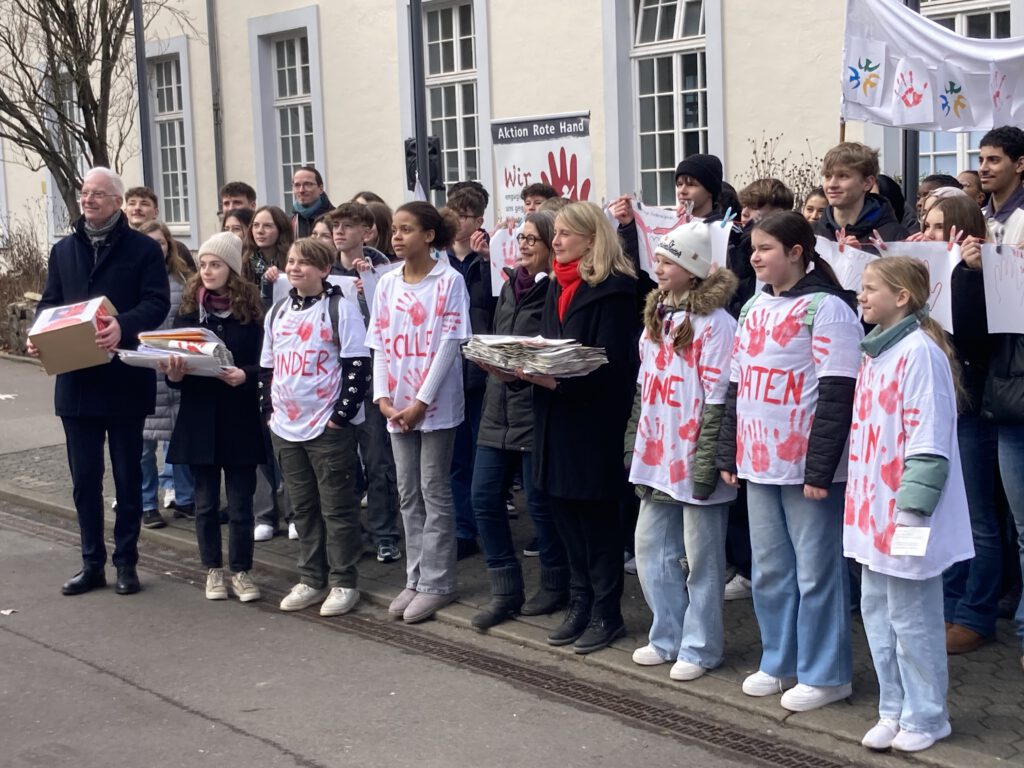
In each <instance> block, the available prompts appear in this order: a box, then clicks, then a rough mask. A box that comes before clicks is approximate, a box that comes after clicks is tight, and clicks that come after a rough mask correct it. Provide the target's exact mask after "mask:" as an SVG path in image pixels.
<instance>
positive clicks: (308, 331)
mask: <svg viewBox="0 0 1024 768" xmlns="http://www.w3.org/2000/svg"><path fill="white" fill-rule="evenodd" d="M296 333H298V334H299V338H300V339H302V340H303V341H309V337H310V336H312V335H313V324H312V323H311V322H309V321H308V320H306V321H304V322H302V323H299V329H298V331H296Z"/></svg>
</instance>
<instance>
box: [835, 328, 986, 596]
mask: <svg viewBox="0 0 1024 768" xmlns="http://www.w3.org/2000/svg"><path fill="white" fill-rule="evenodd" d="M854 402H855V405H854V413H853V425H852V429H851V431H850V463H849V480H848V482H847V485H846V503H845V514H844V528H843V549H844V551H845V554H846V556H847V557H852V558H854V559H856V560H857V561H858V562H860V563H862V564H863V565H865V566H867V567H868V568H871V570H873V571H876V572H878V573H885V574H888V575H890V576H898V577H901V578H910V579H926V578H931V577H933V576H937V575H939V574H940V573H942V571H943V570H945V569H946V568H947V567H948V566H949V565H951V564H952V563H955V562H958V561H960V560H965V559H967V558H970V557H973V555H974V548H973V545H972V539H971V525H970V515H969V513H968V510H967V495H966V491H965V490H964V481H963V472H962V469H961V464H960V453H959V446H958V443H957V433H956V418H957V417H956V399H955V396H954V393H953V379H952V375H951V374H950V371H949V363H948V362H947V360H946V356H945V353H944V352H942V350H940V349H939V348H938V347H937V346H936V345H935V343H934V342H933V341H932V340H931V339H930V338H929V337H928V336H927V335H926V334H924V333H923V332H921V331H916V332H914V333H911V334H910V335H908V336H906V337H904V338H903V339H901V340H900V341H899V342H897V343H896V344H895V345H893V346H892V347H890V348H888V349H886V350H885V351H884V352H882V354H880V355H879V356H878V357H868V356H865V357H864V359H863V361H862V363H861V368H860V372H859V374H858V376H857V389H856V392H855V395H854ZM914 456H932V457H934V456H939V457H942V458H944V459H946V460H948V462H949V475H948V478H947V480H946V483H945V486H944V487H943V489H942V493H941V495H940V496H939V500H938V504H937V506H936V507H935V509H934V511H932V512H931V515H929V516H926V517H921V516H916V517H915V516H914V515H910V516H907V515H906V514H901V513H903V512H904V511H903V510H900V509H899V507H898V505H897V499H898V498H899V496H898V494H899V491H900V489H901V488H902V483H903V479H904V471H905V469H906V467H907V462H908V461H910V460H911V459H912V457H914ZM911 521H912V522H920V523H923V524H925V525H928V526H929V527H930V528H931V534H930V536H929V540H928V547H927V550H926V551H925V554H924V556H922V557H912V556H896V555H893V554H892V552H891V547H892V542H893V535H894V534H895V532H896V528H897V526H898V525H900V524H906V523H908V522H911Z"/></svg>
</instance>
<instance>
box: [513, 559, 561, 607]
mask: <svg viewBox="0 0 1024 768" xmlns="http://www.w3.org/2000/svg"><path fill="white" fill-rule="evenodd" d="M568 603H569V567H568V566H562V567H561V568H541V569H540V589H538V590H537V592H536V593H535V594H534V595H533V596H532V597H531V598H530V599H529V600H527V601H526V603H525V605H523V609H522V610H521V611H520V613H522V614H523V616H543V615H545V614H548V613H554V612H555V611H559V610H561V609H562V608H564V607H565V606H566V605H568Z"/></svg>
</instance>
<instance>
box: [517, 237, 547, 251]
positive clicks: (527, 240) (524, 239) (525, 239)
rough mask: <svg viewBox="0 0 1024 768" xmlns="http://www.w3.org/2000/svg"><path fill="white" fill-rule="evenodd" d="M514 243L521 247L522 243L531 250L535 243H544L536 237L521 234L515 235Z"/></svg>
mask: <svg viewBox="0 0 1024 768" xmlns="http://www.w3.org/2000/svg"><path fill="white" fill-rule="evenodd" d="M516 242H517V243H519V244H520V245H522V244H523V243H526V244H527V245H528V246H530V247H531V248H533V246H535V245H536V244H537V243H542V242H544V241H543V240H541V239H540V238H539V237H537V236H536V235H522V234H520V235H516Z"/></svg>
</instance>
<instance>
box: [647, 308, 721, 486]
mask: <svg viewBox="0 0 1024 768" xmlns="http://www.w3.org/2000/svg"><path fill="white" fill-rule="evenodd" d="M685 318H686V313H685V312H675V313H673V314H672V315H671V321H670V322H671V327H670V330H669V331H668V333H665V334H664V335H663V337H662V342H661V343H660V344H655V343H654V342H653V341H651V340H650V339H649V338H648V335H647V331H646V330H644V332H643V335H642V336H641V337H640V374H639V376H638V378H637V386H638V387H639V388H640V396H641V410H640V421H639V423H638V424H637V430H636V446H635V447H634V449H633V461H632V464H631V468H630V472H629V481H630V482H631V483H633V484H634V485H646V486H648V487H650V488H655V489H657V490H659V491H661V492H662V493H666V494H668V495H669V496H671V497H672V498H673V499H675V500H676V501H680V502H683V503H684V504H728V503H729V502H731V501H732V500H733V499H735V498H736V490H735V489H734V488H731V487H729V486H728V485H726V484H725V483H724V482H722V481H721V480H718V483H717V485H716V486H715V490H714V492H713V493H712V494H711V496H710V497H709V498H707V499H703V500H698V499H695V498H694V496H693V479H692V478H691V477H690V474H691V468H692V466H693V459H694V456H695V455H696V453H697V438H698V437H699V436H700V430H701V415H702V413H703V410H704V404H705V403H708V404H710V405H721V404H723V403H724V402H725V397H726V392H727V390H728V389H729V381H728V377H727V376H726V370H727V368H728V366H729V357H730V355H731V354H732V341H733V338H734V337H735V335H736V321H735V320H733V319H732V316H731V315H730V314H729V313H728V312H726V311H725V310H724V309H716V310H715V311H714V312H712V313H711V314H710V315H690V322H691V323H692V325H693V344H691V345H690V346H689V347H688V348H687V349H685V350H683V352H682V354H676V351H675V349H673V346H672V344H673V337H674V336H675V330H676V328H678V327H679V325H680V324H681V323H682V322H683V320H684V319H685ZM716 475H717V473H716Z"/></svg>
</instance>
